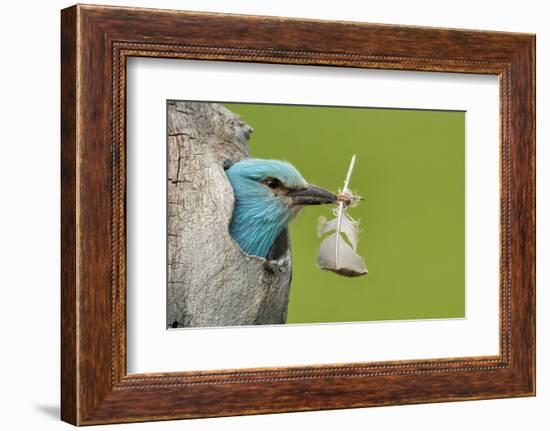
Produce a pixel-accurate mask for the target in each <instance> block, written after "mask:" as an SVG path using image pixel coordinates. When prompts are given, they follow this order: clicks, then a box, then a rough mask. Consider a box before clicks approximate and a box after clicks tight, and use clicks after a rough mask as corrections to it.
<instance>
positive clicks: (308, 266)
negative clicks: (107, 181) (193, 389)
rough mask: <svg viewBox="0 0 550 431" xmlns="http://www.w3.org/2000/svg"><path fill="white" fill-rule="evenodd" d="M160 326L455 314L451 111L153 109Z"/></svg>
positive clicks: (458, 143)
mask: <svg viewBox="0 0 550 431" xmlns="http://www.w3.org/2000/svg"><path fill="white" fill-rule="evenodd" d="M167 141H168V145H167V161H168V163H167V165H168V172H167V197H168V199H167V202H168V205H167V244H168V249H167V256H168V259H167V280H168V283H167V322H166V325H167V328H168V329H175V328H189V327H219V326H241V325H262V324H269V325H277V324H313V323H336V322H365V321H377V320H408V319H434V318H435V319H442V318H444V319H448V318H464V317H465V112H463V111H441V110H415V109H388V108H383V109H381V108H370V107H364V108H358V107H335V106H302V105H274V104H252V103H225V102H197V101H177V100H170V101H168V102H167Z"/></svg>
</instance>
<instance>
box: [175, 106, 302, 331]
mask: <svg viewBox="0 0 550 431" xmlns="http://www.w3.org/2000/svg"><path fill="white" fill-rule="evenodd" d="M251 133H252V128H251V127H250V126H248V125H247V124H246V123H244V122H243V121H242V120H241V118H240V117H239V116H238V115H236V114H234V113H233V112H231V111H229V110H228V109H226V108H224V107H223V106H221V105H218V104H215V103H205V102H172V101H171V102H169V103H168V215H167V217H168V292H167V293H168V298H167V327H169V328H176V327H190V326H192V327H204V326H236V325H257V324H276V323H285V321H286V315H287V306H288V296H289V290H290V279H291V258H290V247H289V243H288V235H287V232H286V231H285V232H284V233H283V234H282V235H281V236H280V237H279V238H278V240H277V241H276V244H275V245H274V247H273V249H272V250H271V252H270V257H269V258H268V259H263V258H259V257H256V256H249V255H247V254H245V253H244V252H243V251H242V250H241V249H240V247H239V246H238V244H237V243H236V242H235V241H234V240H233V239H232V238H231V236H230V235H229V222H230V221H231V215H232V213H233V204H234V196H233V189H232V187H231V184H230V183H229V180H228V179H227V176H226V175H225V172H224V168H227V167H229V166H230V165H231V164H233V163H235V162H237V161H239V160H241V159H243V158H246V157H248V138H249V136H250V134H251Z"/></svg>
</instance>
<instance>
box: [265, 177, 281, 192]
mask: <svg viewBox="0 0 550 431" xmlns="http://www.w3.org/2000/svg"><path fill="white" fill-rule="evenodd" d="M264 184H265V185H266V186H267V187H269V188H270V189H276V188H278V187H280V186H281V181H280V180H278V179H277V178H273V177H268V178H266V179H265V180H264Z"/></svg>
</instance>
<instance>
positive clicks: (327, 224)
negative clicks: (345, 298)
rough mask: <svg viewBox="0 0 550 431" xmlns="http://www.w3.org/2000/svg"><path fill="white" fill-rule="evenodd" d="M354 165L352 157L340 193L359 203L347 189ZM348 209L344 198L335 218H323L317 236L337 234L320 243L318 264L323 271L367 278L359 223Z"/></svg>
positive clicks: (339, 204)
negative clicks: (359, 250)
mask: <svg viewBox="0 0 550 431" xmlns="http://www.w3.org/2000/svg"><path fill="white" fill-rule="evenodd" d="M354 165H355V155H354V156H353V157H352V158H351V162H350V166H349V168H348V173H347V175H346V180H345V181H344V188H343V189H342V193H341V195H342V196H344V195H345V196H347V197H349V198H350V201H351V202H355V201H358V198H356V197H355V196H353V195H352V194H351V192H350V191H349V189H348V186H349V182H350V178H351V173H352V171H353V167H354ZM347 206H348V205H347V204H346V203H345V202H344V200H343V199H341V200H340V202H338V207H337V208H336V210H335V218H333V219H332V220H327V219H326V217H322V218H320V220H319V226H318V227H317V234H318V235H319V236H320V237H322V236H323V235H326V234H327V233H329V232H334V233H333V234H331V235H329V236H327V237H326V238H325V239H324V240H323V241H322V242H321V246H320V247H319V251H318V253H317V265H319V267H320V268H322V269H326V270H329V271H333V272H335V273H337V274H340V275H345V276H348V277H356V276H360V275H366V274H367V273H368V271H367V267H366V266H365V262H364V261H363V258H362V257H361V256H359V255H358V254H357V243H358V241H359V221H355V220H353V219H352V218H351V217H350V216H349V215H348V214H347V212H346V209H347ZM342 234H343V235H342ZM344 235H345V238H344ZM346 239H347V242H346Z"/></svg>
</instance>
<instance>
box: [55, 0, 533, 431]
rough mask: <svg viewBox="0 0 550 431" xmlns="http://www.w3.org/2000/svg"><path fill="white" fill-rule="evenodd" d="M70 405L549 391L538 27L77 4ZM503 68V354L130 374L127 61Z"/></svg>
mask: <svg viewBox="0 0 550 431" xmlns="http://www.w3.org/2000/svg"><path fill="white" fill-rule="evenodd" d="M61 21H62V25H61V50H62V56H61V58H62V63H61V72H62V76H61V79H62V81H61V82H62V93H61V107H62V112H61V122H62V134H61V139H62V146H61V162H62V163H61V169H62V173H61V190H62V198H61V207H62V216H61V217H62V218H61V226H62V247H61V253H62V256H61V257H62V281H61V292H62V295H61V305H62V324H61V339H62V345H61V358H62V361H61V367H62V368H61V376H62V378H61V388H62V390H61V417H62V419H63V420H64V421H67V422H69V423H72V424H75V425H91V424H104V423H115V422H137V421H151V420H165V419H179V418H195V417H212V416H230V415H241V414H259V413H273V412H290V411H307V410H321V409H340V408H352V407H367V406H382V405H392V404H413V403H426V402H442V401H454V400H475V399H489V398H502V397H516V396H533V395H534V394H535V37H534V36H533V35H528V34H514V33H504V32H502V33H501V32H488V31H470V30H449V29H439V28H423V27H403V26H391V25H376V24H364V23H353V22H330V21H314V20H298V19H286V18H274V17H255V16H240V15H220V14H212V13H196V12H178V11H166V10H152V9H151V10H147V9H133V8H119V7H103V6H82V5H77V6H73V7H70V8H68V9H64V10H63V11H62V20H61ZM135 56H138V57H162V58H173V59H195V60H204V61H208V60H218V61H227V62H235V61H237V62H252V63H281V64H291V65H330V66H337V67H347V68H368V69H388V70H412V71H432V72H433V71H437V72H459V73H476V74H491V75H497V76H498V77H499V82H500V101H499V103H500V156H501V164H500V169H501V176H500V182H501V189H500V209H501V220H500V353H499V355H497V356H488V357H475V356H472V357H457V358H441V359H429V360H411V361H391V362H367V363H349V364H346V363H344V364H336V365H333V364H331V365H311V366H300V367H279V368H263V369H258V368H254V369H229V370H224V371H216V370H204V371H201V372H170V373H155V374H128V373H127V371H126V319H125V316H126V254H125V251H126V246H125V244H126V236H125V235H126V232H125V216H126V214H125V211H126V208H125V193H126V165H125V160H126V131H125V127H126V111H125V100H126V60H127V59H128V58H129V57H135Z"/></svg>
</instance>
